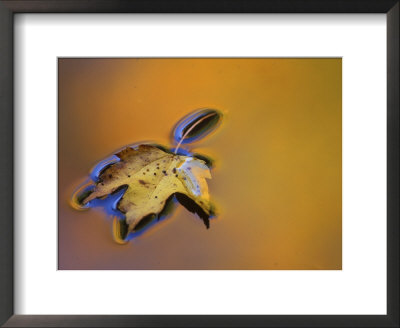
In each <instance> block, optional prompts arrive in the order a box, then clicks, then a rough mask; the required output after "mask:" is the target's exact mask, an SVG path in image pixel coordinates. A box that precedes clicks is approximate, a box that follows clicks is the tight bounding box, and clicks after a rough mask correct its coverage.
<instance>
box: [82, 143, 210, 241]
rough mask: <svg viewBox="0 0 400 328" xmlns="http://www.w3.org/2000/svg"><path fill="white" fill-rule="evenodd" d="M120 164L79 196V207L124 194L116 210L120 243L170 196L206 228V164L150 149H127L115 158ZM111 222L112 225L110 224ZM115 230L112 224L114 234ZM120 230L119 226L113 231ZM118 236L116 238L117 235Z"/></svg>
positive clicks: (190, 158) (207, 199)
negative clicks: (121, 220) (119, 218)
mask: <svg viewBox="0 0 400 328" xmlns="http://www.w3.org/2000/svg"><path fill="white" fill-rule="evenodd" d="M116 156H118V157H119V159H120V161H118V162H116V163H113V164H112V165H110V166H108V167H106V168H105V169H104V170H103V171H102V172H101V174H100V176H99V179H98V181H97V182H96V184H95V186H94V188H93V189H91V190H90V192H86V193H85V194H84V195H81V198H80V203H81V204H82V205H86V204H88V203H89V202H90V201H91V200H94V199H96V198H104V197H106V196H107V195H110V194H113V193H116V192H117V191H120V190H122V189H124V190H125V192H124V194H123V195H122V197H121V198H120V200H119V202H118V204H117V209H118V210H119V211H121V212H122V213H124V214H125V222H124V224H126V226H125V228H124V229H125V230H126V231H124V232H123V233H120V234H119V235H121V236H122V237H121V238H120V239H124V237H126V235H127V234H128V233H129V232H132V231H135V228H137V227H138V225H139V224H140V223H141V221H142V220H144V219H145V218H148V217H149V215H158V214H159V213H160V212H161V211H162V210H163V209H164V207H165V206H166V205H167V202H168V200H169V199H170V198H171V196H173V195H175V196H176V197H177V199H178V201H179V202H180V203H181V204H182V205H184V206H185V207H186V208H188V209H189V210H191V211H192V212H195V213H197V214H198V215H199V216H200V217H201V218H202V219H203V220H204V223H205V224H206V226H207V228H208V226H209V221H208V219H209V217H210V216H211V215H212V214H213V206H212V204H211V202H210V199H209V198H210V197H209V193H208V186H207V182H206V179H211V174H210V170H209V168H208V167H207V165H206V163H205V162H204V161H203V160H201V159H198V158H195V157H191V156H182V155H177V154H172V153H168V152H166V151H164V150H161V149H159V148H158V147H156V146H152V145H145V144H143V145H139V146H138V147H136V148H131V147H127V148H125V149H123V150H122V151H120V152H119V153H117V154H116ZM114 222H115V221H114ZM115 229H116V227H115V224H114V230H115ZM117 229H118V230H120V229H121V226H119V227H118V228H117ZM117 235H118V234H117Z"/></svg>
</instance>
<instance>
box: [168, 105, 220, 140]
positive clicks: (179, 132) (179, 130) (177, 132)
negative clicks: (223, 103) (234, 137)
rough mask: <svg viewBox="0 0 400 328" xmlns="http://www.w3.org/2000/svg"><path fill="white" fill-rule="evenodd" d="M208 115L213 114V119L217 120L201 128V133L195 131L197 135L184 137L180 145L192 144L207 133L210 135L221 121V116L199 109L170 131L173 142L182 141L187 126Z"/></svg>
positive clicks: (218, 113)
mask: <svg viewBox="0 0 400 328" xmlns="http://www.w3.org/2000/svg"><path fill="white" fill-rule="evenodd" d="M209 114H215V116H214V117H215V118H216V117H218V120H217V121H216V122H215V123H214V124H212V125H211V126H207V127H205V128H203V129H202V130H201V131H199V130H197V133H196V134H195V135H193V136H191V137H189V136H186V137H185V139H183V140H182V142H181V144H182V145H183V144H189V143H192V142H194V141H196V140H199V139H202V138H204V137H205V136H207V135H208V134H209V133H211V132H212V131H213V130H214V129H215V128H216V127H217V126H218V123H219V121H220V120H221V117H222V115H221V113H220V112H219V111H217V110H215V109H200V110H197V111H194V112H192V113H190V114H188V115H186V116H185V117H183V118H182V119H181V120H180V121H179V122H178V123H177V124H176V125H175V127H174V129H173V130H172V140H173V142H174V143H175V144H177V143H179V141H180V140H181V139H182V137H183V135H184V134H185V131H186V130H187V128H188V127H189V126H191V125H192V124H194V123H195V122H196V121H198V120H200V119H201V118H202V117H205V116H206V115H209Z"/></svg>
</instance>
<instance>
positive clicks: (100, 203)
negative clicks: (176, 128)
mask: <svg viewBox="0 0 400 328" xmlns="http://www.w3.org/2000/svg"><path fill="white" fill-rule="evenodd" d="M126 189H127V188H122V189H121V190H118V191H117V192H116V193H114V194H110V195H108V196H107V197H106V198H103V199H100V198H95V199H93V200H91V201H90V202H89V203H88V204H87V205H88V207H101V208H102V210H104V212H106V213H107V214H109V215H112V216H116V217H118V218H120V219H124V218H125V215H124V214H123V213H122V212H120V211H119V210H118V209H117V206H118V202H119V201H120V200H121V198H122V196H123V195H124V193H125V191H126Z"/></svg>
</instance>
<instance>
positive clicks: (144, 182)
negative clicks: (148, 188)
mask: <svg viewBox="0 0 400 328" xmlns="http://www.w3.org/2000/svg"><path fill="white" fill-rule="evenodd" d="M139 183H140V184H142V185H145V184H147V183H146V181H143V180H139Z"/></svg>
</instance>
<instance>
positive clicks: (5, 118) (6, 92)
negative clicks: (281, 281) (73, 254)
mask: <svg viewBox="0 0 400 328" xmlns="http://www.w3.org/2000/svg"><path fill="white" fill-rule="evenodd" d="M399 7H400V5H399V0H271V1H261V0H219V1H218V0H168V1H167V0H132V1H131V0H85V1H83V0H81V1H79V0H78V1H77V0H59V1H55V0H38V1H36V0H28V1H20V0H0V149H1V151H2V153H1V156H0V183H1V188H0V209H1V212H0V213H1V215H0V324H2V325H4V327H92V326H93V327H111V326H113V327H142V326H143V327H150V326H160V327H161V326H176V327H197V326H206V327H211V326H232V327H240V326H247V327H256V326H257V327H264V326H265V327H399V184H400V182H399V151H400V147H399ZM17 13H385V14H386V16H387V315H292V316H290V315H288V316H285V315H266V316H263V315H255V316H243V315H238V316H230V315H213V316H208V315H194V316H188V315H159V316H157V315H121V316H114V315H104V316H103V315H93V316H91V315H34V316H31V315H15V314H14V296H13V290H14V288H13V287H14V286H13V285H14V269H13V264H14V262H13V250H14V245H13V242H14V241H13V233H14V231H13V219H14V218H13V215H14V211H13V209H14V206H18V203H17V202H15V198H14V163H13V155H14V111H13V55H14V54H13V28H14V26H13V24H14V23H13V21H14V14H17ZM365 288H368V286H365Z"/></svg>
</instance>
